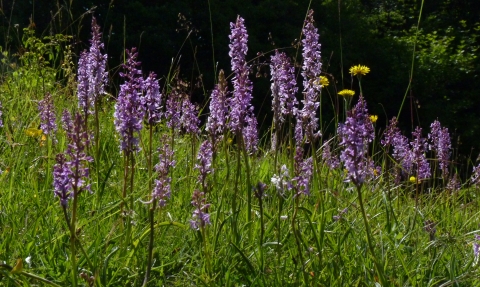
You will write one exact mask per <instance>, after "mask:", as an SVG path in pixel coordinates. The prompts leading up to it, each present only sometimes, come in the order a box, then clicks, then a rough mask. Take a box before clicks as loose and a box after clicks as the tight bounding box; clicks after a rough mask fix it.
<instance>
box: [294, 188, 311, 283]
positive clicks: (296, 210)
mask: <svg viewBox="0 0 480 287" xmlns="http://www.w3.org/2000/svg"><path fill="white" fill-rule="evenodd" d="M298 205H299V196H298V195H297V196H296V197H295V207H294V209H293V216H292V231H293V235H294V236H295V243H296V244H297V249H298V260H299V261H300V266H301V269H302V270H301V271H302V274H303V280H304V281H305V282H304V286H308V274H307V272H306V271H305V266H304V264H305V261H304V260H303V253H302V244H301V242H300V234H299V232H298V230H297V228H296V222H295V221H296V219H297V212H298Z"/></svg>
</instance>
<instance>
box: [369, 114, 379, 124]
mask: <svg viewBox="0 0 480 287" xmlns="http://www.w3.org/2000/svg"><path fill="white" fill-rule="evenodd" d="M377 120H378V116H377V115H371V116H370V121H371V122H372V123H376V122H377Z"/></svg>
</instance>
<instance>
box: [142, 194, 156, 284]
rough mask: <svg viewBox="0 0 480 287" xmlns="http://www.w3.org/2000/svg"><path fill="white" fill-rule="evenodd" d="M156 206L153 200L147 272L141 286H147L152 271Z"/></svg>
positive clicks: (150, 214)
mask: <svg viewBox="0 0 480 287" xmlns="http://www.w3.org/2000/svg"><path fill="white" fill-rule="evenodd" d="M156 205H157V200H156V199H154V200H153V203H152V207H151V208H150V210H149V211H150V213H149V217H150V241H149V243H148V257H147V270H146V272H145V279H144V280H143V286H147V284H148V279H149V278H150V271H151V270H152V261H153V243H154V234H155V220H154V219H155V207H156Z"/></svg>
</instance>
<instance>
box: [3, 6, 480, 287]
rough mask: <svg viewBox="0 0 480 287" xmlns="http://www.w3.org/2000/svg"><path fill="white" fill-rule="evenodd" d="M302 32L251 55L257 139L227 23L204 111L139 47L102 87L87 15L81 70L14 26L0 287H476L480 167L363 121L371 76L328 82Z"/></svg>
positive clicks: (443, 139) (421, 138) (392, 124)
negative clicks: (264, 96)
mask: <svg viewBox="0 0 480 287" xmlns="http://www.w3.org/2000/svg"><path fill="white" fill-rule="evenodd" d="M302 24H303V25H302ZM298 25H299V31H300V30H301V31H302V38H301V41H300V42H299V43H298V45H295V46H294V47H290V48H288V49H297V52H298V53H299V55H300V54H301V57H298V58H299V59H301V60H300V61H299V62H295V60H292V59H290V58H289V57H288V55H287V54H286V53H284V52H285V50H288V49H277V50H275V51H273V52H272V53H271V54H269V55H262V56H266V57H267V58H268V59H269V60H268V63H267V64H268V66H269V77H270V79H271V102H272V109H273V115H274V116H273V122H272V123H271V125H270V124H269V125H270V128H269V129H268V132H267V133H265V134H261V133H260V132H259V127H258V126H259V124H258V122H257V119H260V118H262V117H261V116H259V115H258V114H256V111H255V109H254V107H253V106H252V90H253V89H255V87H254V86H253V84H252V81H251V78H252V77H253V74H254V71H253V70H254V67H253V66H252V63H253V60H247V58H246V55H247V50H248V20H247V21H246V20H244V19H243V18H242V17H241V16H238V17H237V18H236V19H231V24H230V36H229V41H230V44H229V56H230V58H231V68H232V71H233V72H232V74H227V73H224V72H223V71H222V70H220V71H219V73H218V76H217V81H216V82H217V84H216V85H215V86H214V87H211V88H210V89H211V90H210V91H209V92H208V93H209V95H210V96H209V99H208V101H207V102H204V103H194V102H193V101H192V99H191V96H190V93H189V91H190V87H191V85H194V83H191V82H189V81H188V80H186V79H184V78H183V77H182V75H181V74H180V72H179V70H178V69H177V66H176V65H175V64H172V67H171V68H170V72H169V74H168V75H165V76H164V77H163V78H162V80H159V79H158V77H157V75H155V74H154V73H146V72H145V71H142V70H141V63H139V62H138V53H137V50H136V49H135V48H128V49H127V50H126V51H125V54H124V63H123V65H122V67H121V71H122V72H121V74H120V76H121V78H122V80H121V84H120V85H119V86H118V87H112V85H113V83H111V82H110V81H109V73H111V72H112V71H109V70H107V68H106V62H107V55H106V54H105V49H104V43H103V40H102V39H103V37H102V33H101V29H100V27H99V25H98V24H97V23H96V20H95V18H94V17H92V22H91V40H90V47H89V48H88V49H86V50H85V51H83V52H82V53H81V54H80V55H79V58H78V59H76V58H75V57H74V55H73V53H72V50H71V48H72V47H71V46H70V39H71V38H70V37H69V36H68V35H54V36H48V37H43V38H39V37H38V36H36V34H35V31H34V30H33V29H31V28H26V29H25V30H24V33H23V39H22V43H23V50H22V52H21V53H17V54H10V53H9V51H6V50H5V51H1V52H2V57H1V66H0V67H1V75H0V76H1V78H0V103H1V107H0V116H1V117H0V126H1V127H0V170H1V174H0V286H197V285H200V286H478V285H480V279H479V278H480V277H479V274H480V273H479V272H480V270H479V265H478V260H479V254H480V235H479V234H480V225H479V224H480V221H479V219H478V215H479V210H480V209H479V200H478V192H479V190H478V185H479V184H480V165H477V164H476V163H475V162H471V161H470V162H468V163H466V165H467V167H468V168H467V169H468V173H465V174H459V173H458V171H457V164H458V163H457V162H455V161H454V160H453V158H452V152H453V149H452V145H451V138H450V132H449V130H448V129H447V128H445V127H442V125H441V123H440V122H439V121H434V122H433V123H432V124H431V126H430V129H428V130H422V129H421V128H420V127H417V128H416V129H415V130H414V132H413V133H411V134H407V133H405V132H402V131H401V130H400V129H399V127H398V121H397V119H396V118H397V117H398V115H390V116H391V119H390V121H389V125H388V126H387V128H386V129H385V130H380V129H379V128H377V127H376V121H377V119H378V116H377V115H373V114H371V113H369V111H368V101H369V95H368V94H364V93H363V91H362V86H368V84H369V76H370V75H369V73H370V68H369V67H367V66H365V65H363V63H359V64H358V65H354V66H352V67H345V69H346V70H347V69H348V70H349V74H348V75H349V77H351V79H352V81H351V82H352V85H351V87H349V88H350V89H348V90H347V89H337V87H335V85H336V82H335V81H334V79H333V78H332V76H331V75H330V74H328V73H325V72H323V70H322V63H323V60H322V57H321V49H320V47H321V45H320V39H319V34H318V29H317V25H316V23H315V20H314V13H313V11H312V10H310V11H308V13H307V15H306V17H305V21H304V23H298ZM424 57H425V59H426V58H427V56H426V55H424ZM403 100H404V101H405V98H404V99H403ZM404 101H403V102H404ZM403 102H402V106H400V107H399V111H398V114H400V111H401V109H402V108H403ZM325 109H331V114H334V117H333V118H332V119H325V115H323V114H322V111H323V110H325ZM329 114H330V113H329ZM326 125H329V126H330V127H331V126H333V127H334V130H335V132H334V134H333V135H327V134H323V131H324V130H325V129H326Z"/></svg>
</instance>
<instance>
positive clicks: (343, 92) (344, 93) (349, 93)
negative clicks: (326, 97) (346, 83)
mask: <svg viewBox="0 0 480 287" xmlns="http://www.w3.org/2000/svg"><path fill="white" fill-rule="evenodd" d="M338 94H339V95H340V96H344V97H345V96H350V97H353V96H354V95H355V92H354V91H352V90H349V89H343V90H341V91H340V92H338Z"/></svg>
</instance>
